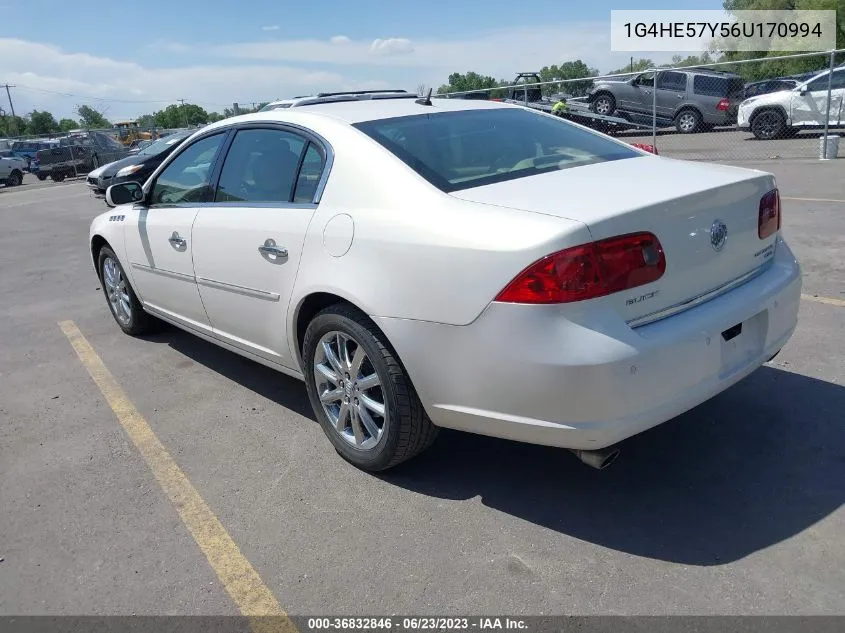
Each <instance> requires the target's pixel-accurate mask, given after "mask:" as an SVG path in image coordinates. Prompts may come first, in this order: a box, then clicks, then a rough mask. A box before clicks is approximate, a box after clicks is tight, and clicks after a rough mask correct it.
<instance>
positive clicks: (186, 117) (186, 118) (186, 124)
mask: <svg viewBox="0 0 845 633" xmlns="http://www.w3.org/2000/svg"><path fill="white" fill-rule="evenodd" d="M176 101H178V102H179V104H180V105H181V106H182V113H183V114H184V115H185V127H188V112H187V110H185V100H184V99H176Z"/></svg>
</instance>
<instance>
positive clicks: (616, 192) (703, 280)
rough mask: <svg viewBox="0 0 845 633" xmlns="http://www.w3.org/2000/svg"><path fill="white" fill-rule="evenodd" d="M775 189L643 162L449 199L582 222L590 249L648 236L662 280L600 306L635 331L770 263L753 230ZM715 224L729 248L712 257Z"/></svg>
mask: <svg viewBox="0 0 845 633" xmlns="http://www.w3.org/2000/svg"><path fill="white" fill-rule="evenodd" d="M775 186H776V185H775V181H774V177H773V176H772V175H771V174H768V173H765V172H760V171H754V170H749V169H741V168H736V167H728V166H723V165H712V164H700V163H690V162H684V161H678V160H673V159H668V158H662V157H657V156H643V157H638V158H632V159H625V160H617V161H611V162H606V163H599V164H596V165H587V166H582V167H574V168H571V169H564V170H560V171H555V172H550V173H546V174H540V175H536V176H531V177H526V178H519V179H516V180H510V181H505V182H501V183H496V184H492V185H486V186H483V187H476V188H473V189H466V190H462V191H457V192H454V193H453V194H451V195H453V196H455V197H457V198H461V199H463V200H468V201H473V202H480V203H484V204H494V205H499V206H505V207H510V208H514V209H522V210H525V211H531V212H535V213H543V214H549V215H555V216H558V217H564V218H567V219H571V220H575V221H579V222H583V223H584V224H586V225H587V227H588V228H589V231H590V233H591V235H592V237H593V239H594V240H601V239H604V238H608V237H614V236H617V235H623V234H626V233H636V232H641V231H648V232H651V233H653V234H654V235H656V236H657V238H658V239H659V240H660V243H661V244H662V246H663V251H664V253H665V256H666V272H665V273H664V275H663V276H662V277H661V278H660V279H659V280H657V281H655V282H653V283H650V284H646V285H643V286H639V287H637V288H633V289H631V290H626V291H623V292H619V293H616V294H613V295H610V296H608V297H605V298H603V299H600V300H602V301H608V302H609V303H610V304H611V305H613V306H614V308H615V309H616V310H617V311H618V312H619V314H620V315H621V316H623V318H625V320H626V321H637V320H645V319H647V317H648V315H652V314H654V313H656V312H660V311H662V310H665V309H668V308H671V307H674V306H678V305H680V304H683V303H685V302H688V301H690V300H691V299H694V298H697V297H700V296H701V295H704V294H707V293H709V292H711V291H714V290H717V289H718V288H720V287H722V286H725V285H726V284H728V283H730V282H732V281H735V280H737V279H739V278H741V277H743V276H744V275H747V274H749V273H752V272H753V271H755V270H756V269H758V268H760V266H762V265H763V264H764V263H765V262H766V261H767V260H769V259H770V258H771V256H772V255H773V254H774V246H775V241H776V238H777V233H775V234H774V235H772V236H770V237H768V238H766V239H764V240H761V239H760V238H759V237H758V233H757V224H758V214H759V208H760V199H761V198H762V197H763V195H764V194H765V193H767V192H768V191H771V190H772V189H774V188H775ZM719 222H721V223H723V224H724V226H725V227H726V228H727V239H726V240H725V241H724V244H722V245H721V247H720V248H717V247H719V246H720V243H719V242H720V241H719V239H718V238H719V230H718V228H717V227H718V226H719ZM711 241H712V242H714V243H715V245H714V244H713V243H711Z"/></svg>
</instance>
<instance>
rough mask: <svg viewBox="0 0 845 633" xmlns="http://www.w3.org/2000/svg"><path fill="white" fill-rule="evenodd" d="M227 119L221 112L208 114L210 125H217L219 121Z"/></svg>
mask: <svg viewBox="0 0 845 633" xmlns="http://www.w3.org/2000/svg"><path fill="white" fill-rule="evenodd" d="M225 118H227V117H225V116H223V115H222V114H220V113H219V112H210V113H209V114H208V122H209V123H217V121H222V120H223V119H225Z"/></svg>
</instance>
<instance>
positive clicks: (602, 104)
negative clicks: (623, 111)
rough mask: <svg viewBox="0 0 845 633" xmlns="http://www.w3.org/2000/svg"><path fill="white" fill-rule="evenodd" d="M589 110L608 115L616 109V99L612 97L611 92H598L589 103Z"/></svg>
mask: <svg viewBox="0 0 845 633" xmlns="http://www.w3.org/2000/svg"><path fill="white" fill-rule="evenodd" d="M590 111H591V112H593V113H595V114H601V115H604V116H610V115H611V114H613V113H614V112H615V111H616V99H614V98H613V95H612V94H609V93H606V92H602V93H599V94H598V95H596V98H595V99H593V102H592V103H591V104H590Z"/></svg>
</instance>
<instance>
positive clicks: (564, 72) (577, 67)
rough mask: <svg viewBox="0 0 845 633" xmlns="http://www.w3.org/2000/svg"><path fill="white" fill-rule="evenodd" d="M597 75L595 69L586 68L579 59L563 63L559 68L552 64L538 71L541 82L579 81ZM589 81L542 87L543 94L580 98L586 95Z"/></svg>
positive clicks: (597, 72)
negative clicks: (557, 93)
mask: <svg viewBox="0 0 845 633" xmlns="http://www.w3.org/2000/svg"><path fill="white" fill-rule="evenodd" d="M598 74H599V71H598V69H597V68H591V67H590V66H587V64H585V63H584V62H583V61H581V60H580V59H576V60H575V61H571V62H563V63H562V64H560V65H559V66H558V65H557V64H552V65H551V66H543V68H541V69H540V79H541V81H557V80H560V79H564V80H565V79H581V78H582V77H595V76H596V75H598ZM591 84H592V82H591V81H574V82H569V83H565V84H560V85H559V86H554V85H552V86H543V91H544V92H545V93H552V92H557V91H558V89H559V91H560V92H565V93H567V94H570V95H572V96H575V97H581V96H584V95H585V94H587V92H588V91H589V89H590V86H591Z"/></svg>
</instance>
